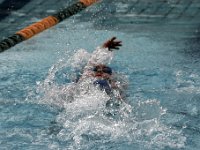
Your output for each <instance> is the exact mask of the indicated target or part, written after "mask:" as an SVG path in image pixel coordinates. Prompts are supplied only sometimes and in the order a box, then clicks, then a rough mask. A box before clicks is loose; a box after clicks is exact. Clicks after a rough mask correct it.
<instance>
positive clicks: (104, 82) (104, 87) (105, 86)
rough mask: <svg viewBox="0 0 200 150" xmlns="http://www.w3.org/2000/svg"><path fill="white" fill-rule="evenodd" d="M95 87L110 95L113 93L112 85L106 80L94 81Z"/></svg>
mask: <svg viewBox="0 0 200 150" xmlns="http://www.w3.org/2000/svg"><path fill="white" fill-rule="evenodd" d="M94 85H98V86H99V88H100V89H101V90H105V92H106V93H107V94H110V93H111V88H110V85H109V84H108V81H107V80H105V79H99V80H96V81H94Z"/></svg>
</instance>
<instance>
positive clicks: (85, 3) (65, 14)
mask: <svg viewBox="0 0 200 150" xmlns="http://www.w3.org/2000/svg"><path fill="white" fill-rule="evenodd" d="M98 1H100V0H79V1H78V2H76V3H74V4H72V5H71V6H69V7H66V8H64V9H61V10H60V11H59V12H57V13H56V14H53V15H51V16H48V17H46V18H44V19H42V20H41V21H39V22H36V23H34V24H32V25H30V26H28V27H25V28H23V29H22V30H20V31H17V32H16V33H15V34H14V35H12V36H10V37H8V38H6V39H4V40H2V41H1V42H0V53H1V52H4V51H5V50H7V49H9V48H11V47H13V46H15V45H16V44H18V43H21V42H23V41H25V40H27V39H30V38H31V37H33V36H35V35H36V34H38V33H40V32H42V31H44V30H46V29H49V28H51V27H52V26H55V25H56V24H58V23H59V22H61V21H63V20H64V19H66V18H69V17H71V16H73V15H75V14H77V13H78V12H80V11H82V10H84V9H85V8H87V7H89V6H90V5H93V4H94V3H97V2H98Z"/></svg>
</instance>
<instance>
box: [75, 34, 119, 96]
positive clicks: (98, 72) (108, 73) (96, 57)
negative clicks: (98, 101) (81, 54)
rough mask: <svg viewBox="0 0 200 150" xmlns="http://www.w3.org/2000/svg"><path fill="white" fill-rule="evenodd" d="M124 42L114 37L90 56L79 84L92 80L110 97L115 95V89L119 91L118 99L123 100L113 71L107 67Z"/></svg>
mask: <svg viewBox="0 0 200 150" xmlns="http://www.w3.org/2000/svg"><path fill="white" fill-rule="evenodd" d="M120 46H122V42H121V41H118V40H116V37H112V38H111V39H110V40H108V41H106V42H105V43H104V44H103V45H102V46H101V47H98V48H97V49H96V50H95V51H94V52H93V53H92V54H91V56H90V58H89V60H88V63H87V65H86V66H85V67H84V69H83V74H82V76H81V78H80V79H79V81H78V83H80V82H82V81H84V80H87V79H92V82H93V85H95V86H98V87H99V88H100V90H104V91H105V92H106V93H107V94H108V95H111V94H112V93H113V90H114V89H117V90H118V91H119V94H118V98H119V99H120V100H122V97H121V91H120V88H119V86H118V85H117V81H115V79H114V76H113V71H112V69H111V68H110V67H109V66H108V65H107V64H108V63H109V61H110V60H111V59H112V56H113V51H114V50H119V47H120Z"/></svg>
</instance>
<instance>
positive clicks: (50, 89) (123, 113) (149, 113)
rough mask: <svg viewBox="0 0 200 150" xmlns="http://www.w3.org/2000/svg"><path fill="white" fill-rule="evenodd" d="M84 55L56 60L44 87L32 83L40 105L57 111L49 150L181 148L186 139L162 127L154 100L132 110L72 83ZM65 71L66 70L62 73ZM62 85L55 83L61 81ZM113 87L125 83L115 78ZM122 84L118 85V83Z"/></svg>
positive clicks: (89, 87) (160, 111)
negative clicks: (38, 96) (46, 105)
mask: <svg viewBox="0 0 200 150" xmlns="http://www.w3.org/2000/svg"><path fill="white" fill-rule="evenodd" d="M88 57H89V54H88V53H87V52H86V51H85V50H83V49H81V50H79V51H78V52H77V53H75V55H74V56H73V57H71V58H70V59H69V60H68V61H67V62H66V61H64V59H61V60H60V61H59V62H58V63H56V64H54V65H53V66H52V67H51V69H50V70H49V74H48V76H47V77H46V79H45V80H44V82H40V83H38V93H41V94H40V95H41V97H40V102H41V103H45V104H48V105H57V106H59V107H62V108H63V109H62V111H61V112H60V113H59V115H58V116H57V117H56V120H55V122H56V124H58V125H59V126H60V128H59V130H55V131H52V132H51V134H53V135H54V137H53V138H54V141H55V140H57V141H58V143H57V144H55V143H52V144H49V149H56V148H57V149H58V148H60V146H61V145H60V144H61V143H62V146H63V145H64V147H65V148H66V149H98V148H99V149H111V147H114V148H115V149H116V148H117V147H116V145H118V146H119V149H123V148H124V147H122V148H120V145H122V143H123V146H124V145H126V146H133V147H134V146H137V147H140V148H141V149H164V148H166V147H169V148H183V147H184V146H185V142H186V138H185V136H184V135H183V134H182V132H181V131H179V130H177V129H173V128H171V127H169V126H167V125H165V124H164V123H163V122H162V116H163V115H165V114H166V109H164V108H162V107H161V106H160V103H159V101H158V100H156V99H150V100H138V102H135V103H134V105H129V104H127V102H128V101H130V102H131V101H132V98H131V97H127V98H126V101H125V102H121V101H119V100H118V99H117V98H116V97H117V94H116V95H114V96H115V97H113V98H111V97H110V96H108V95H107V94H106V92H105V91H101V90H99V89H98V88H97V87H95V86H93V84H89V83H91V82H92V81H91V80H90V79H87V80H85V82H81V83H80V84H79V83H76V82H75V81H74V80H75V78H76V77H77V70H78V72H80V71H81V70H82V68H83V66H84V65H85V64H86V63H87V60H88ZM65 68H67V69H65ZM58 72H61V73H60V74H61V75H63V78H65V79H66V78H67V80H66V81H65V82H60V83H62V84H60V83H58V82H57V81H60V80H62V77H57V76H58V75H59V73H58ZM118 79H120V80H121V81H119V84H120V83H122V84H124V83H127V79H126V78H123V77H118ZM122 79H124V80H122Z"/></svg>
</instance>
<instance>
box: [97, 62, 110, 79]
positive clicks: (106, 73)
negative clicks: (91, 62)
mask: <svg viewBox="0 0 200 150" xmlns="http://www.w3.org/2000/svg"><path fill="white" fill-rule="evenodd" d="M94 72H95V76H101V77H105V78H109V77H110V76H111V73H112V71H111V69H110V68H109V67H107V66H104V65H99V66H96V67H95V69H94Z"/></svg>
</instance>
